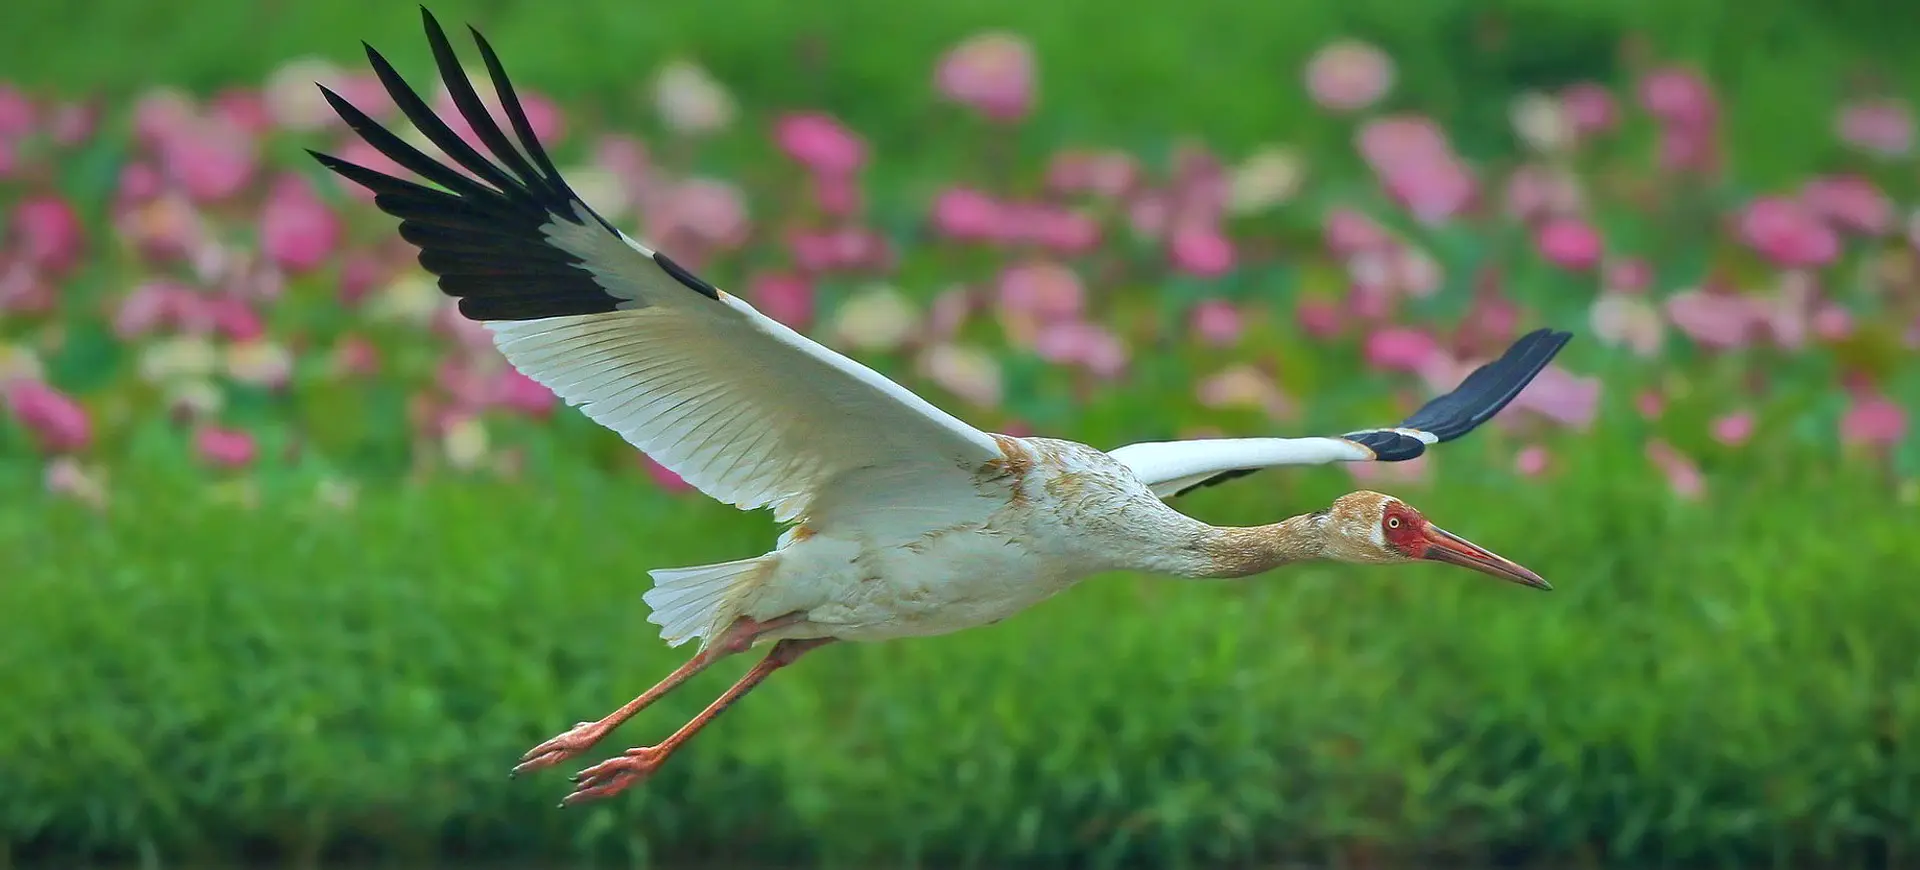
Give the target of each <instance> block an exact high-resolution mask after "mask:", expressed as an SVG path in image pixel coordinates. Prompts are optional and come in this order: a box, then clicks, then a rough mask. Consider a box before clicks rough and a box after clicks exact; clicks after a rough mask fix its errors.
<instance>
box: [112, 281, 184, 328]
mask: <svg viewBox="0 0 1920 870" xmlns="http://www.w3.org/2000/svg"><path fill="white" fill-rule="evenodd" d="M198 302H199V300H198V299H196V298H194V292H193V290H192V289H190V288H188V287H186V286H185V285H182V284H179V283H177V282H174V281H168V280H165V279H161V280H157V281H148V282H146V283H144V284H141V285H140V286H138V287H135V288H133V291H132V292H130V293H128V294H127V295H126V297H125V298H123V299H121V300H120V306H119V308H117V309H116V310H115V312H114V315H113V332H114V334H115V335H118V336H119V337H120V338H122V339H131V338H136V337H138V336H142V335H147V334H149V333H152V332H157V331H159V330H160V329H162V328H164V327H166V326H169V325H174V324H178V323H180V322H181V320H182V319H183V318H182V317H181V315H182V314H184V313H185V309H186V308H187V307H189V306H193V305H197V303H198Z"/></svg>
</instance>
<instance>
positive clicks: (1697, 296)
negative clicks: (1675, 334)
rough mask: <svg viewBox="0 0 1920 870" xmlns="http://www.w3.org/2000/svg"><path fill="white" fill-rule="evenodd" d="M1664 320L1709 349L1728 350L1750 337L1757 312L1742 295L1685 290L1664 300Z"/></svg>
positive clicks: (1746, 341)
mask: <svg viewBox="0 0 1920 870" xmlns="http://www.w3.org/2000/svg"><path fill="white" fill-rule="evenodd" d="M1666 309H1667V320H1669V321H1670V322H1672V323H1673V325H1674V327H1675V328H1677V329H1679V330H1680V331H1681V332H1682V333H1685V334H1686V336H1687V337H1688V338H1691V339H1693V340H1694V341H1695V342H1697V343H1699V344H1701V345H1704V346H1706V347H1711V348H1719V349H1727V348H1735V347H1740V346H1742V345H1745V344H1746V343H1748V342H1749V341H1751V340H1752V339H1753V330H1754V328H1755V327H1756V326H1758V317H1759V313H1758V312H1757V311H1755V309H1754V307H1753V304H1752V303H1751V302H1749V301H1748V300H1747V299H1746V298H1745V297H1742V296H1737V295H1734V294H1731V293H1706V292H1702V291H1699V290H1686V291H1682V292H1680V293H1675V294H1674V295H1673V296H1671V297H1669V298H1668V299H1667V302H1666Z"/></svg>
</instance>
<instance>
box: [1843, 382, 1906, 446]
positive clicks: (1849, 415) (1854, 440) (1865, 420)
mask: <svg viewBox="0 0 1920 870" xmlns="http://www.w3.org/2000/svg"><path fill="white" fill-rule="evenodd" d="M1906 436H1907V412H1906V411H1905V410H1903V409H1901V407H1900V406H1899V405H1896V404H1894V403H1893V402H1891V401H1888V400H1887V399H1885V398H1883V397H1881V396H1876V395H1872V394H1855V395H1854V396H1853V398H1852V400H1851V401H1849V402H1848V404H1847V411H1846V413H1845V414H1843V415H1842V416H1841V417H1840V440H1842V441H1845V442H1846V443H1848V444H1853V445H1860V446H1867V447H1886V446H1892V445H1894V444H1898V443H1899V442H1900V440H1901V439H1902V438H1905V437H1906Z"/></svg>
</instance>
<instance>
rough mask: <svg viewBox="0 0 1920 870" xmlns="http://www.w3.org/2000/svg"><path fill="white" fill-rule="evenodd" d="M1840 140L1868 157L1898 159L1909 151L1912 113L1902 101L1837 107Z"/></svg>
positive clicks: (1870, 101) (1889, 100)
mask: <svg viewBox="0 0 1920 870" xmlns="http://www.w3.org/2000/svg"><path fill="white" fill-rule="evenodd" d="M1834 126H1835V127H1836V128H1837V132H1838V133H1839V135H1840V140H1841V141H1843V142H1845V143H1847V144H1848V145H1851V146H1853V147H1855V148H1858V149H1860V150H1861V151H1865V152H1867V153H1868V154H1875V155H1879V156H1881V157H1900V156H1903V155H1905V154H1906V153H1907V152H1908V151H1911V150H1913V110H1912V109H1910V108H1908V106H1907V104H1906V102H1905V101H1903V100H1898V99H1879V100H1859V101H1856V102H1852V103H1848V104H1846V105H1844V106H1841V107H1840V112H1839V117H1837V118H1835V124H1834Z"/></svg>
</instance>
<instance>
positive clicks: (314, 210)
mask: <svg viewBox="0 0 1920 870" xmlns="http://www.w3.org/2000/svg"><path fill="white" fill-rule="evenodd" d="M340 235H341V226H340V218H339V217H338V216H336V215H335V214H334V213H333V210H332V209H330V208H328V207H327V204H326V203H324V202H322V201H320V198H319V197H317V196H315V195H314V193H313V189H312V188H311V187H309V186H308V184H307V181H306V179H304V178H302V177H300V176H298V175H293V174H284V175H281V176H280V177H279V178H278V179H275V180H274V183H273V188H272V190H271V191H270V192H269V193H268V194H267V203H266V206H265V207H264V208H263V209H262V211H261V214H260V245H261V248H262V249H263V250H264V251H265V253H266V255H267V258H268V259H270V260H272V261H273V263H274V264H275V265H277V266H279V267H280V268H282V269H285V270H286V271H287V272H288V273H290V274H295V275H298V274H300V273H303V272H307V271H310V270H312V269H315V268H317V267H319V266H320V265H321V264H322V263H325V262H326V261H327V258H328V257H329V256H330V255H332V254H333V252H334V250H335V249H336V248H338V247H339V246H340Z"/></svg>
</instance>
